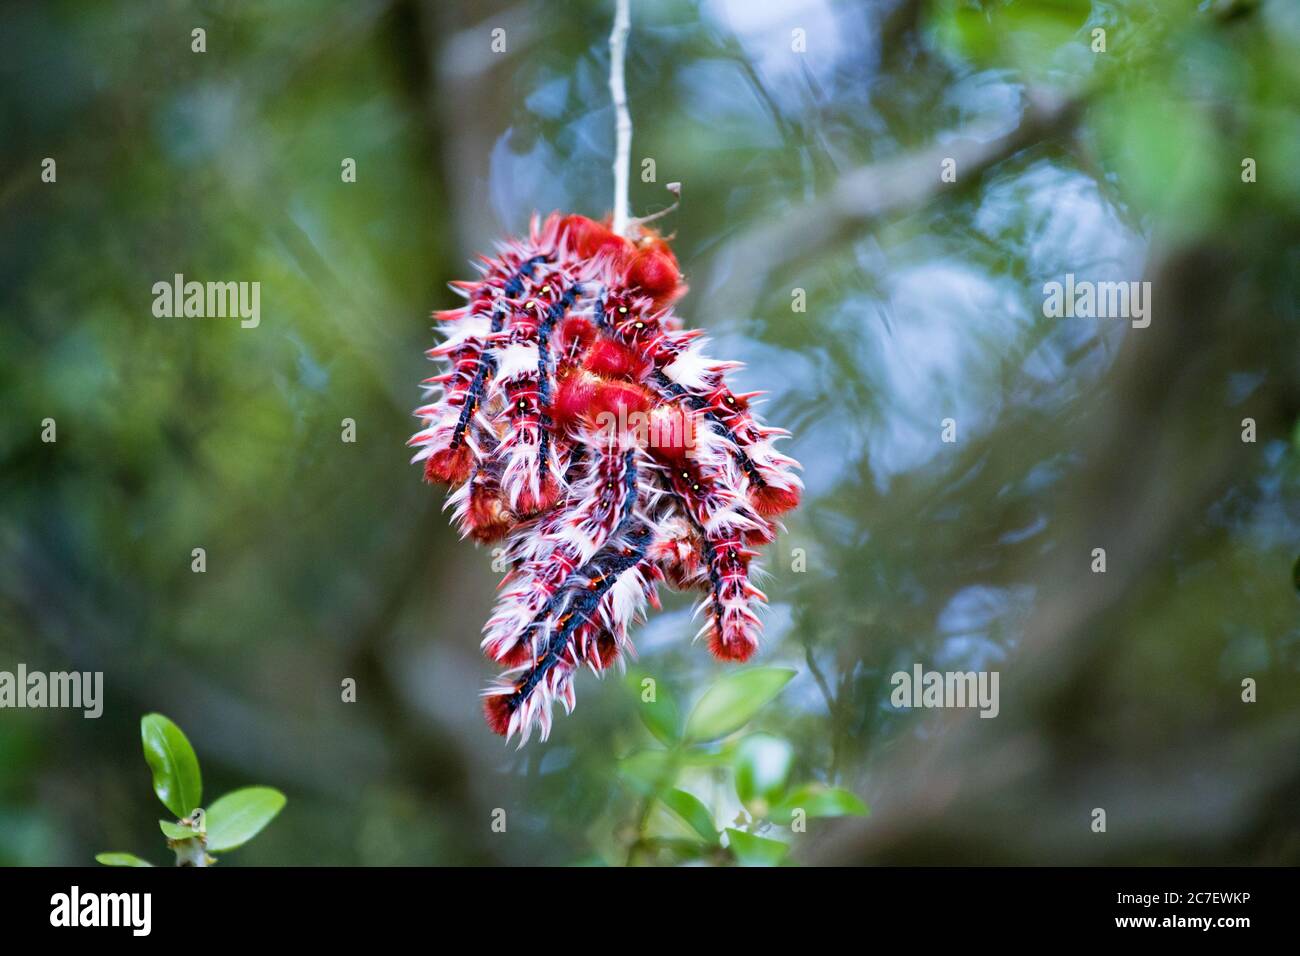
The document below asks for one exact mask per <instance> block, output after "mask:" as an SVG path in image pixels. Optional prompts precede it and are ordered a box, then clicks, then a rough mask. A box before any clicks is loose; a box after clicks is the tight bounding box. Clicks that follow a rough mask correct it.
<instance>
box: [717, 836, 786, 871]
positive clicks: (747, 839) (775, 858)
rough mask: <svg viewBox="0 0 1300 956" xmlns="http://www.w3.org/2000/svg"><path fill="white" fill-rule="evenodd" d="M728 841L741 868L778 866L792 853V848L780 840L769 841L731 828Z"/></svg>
mask: <svg viewBox="0 0 1300 956" xmlns="http://www.w3.org/2000/svg"><path fill="white" fill-rule="evenodd" d="M727 841H728V845H729V846H730V847H731V852H732V853H734V854H735V855H736V860H737V861H738V862H739V863H740V865H741V866H777V865H778V864H780V862H781V861H782V860H784V859H785V857H786V854H788V853H789V852H790V848H789V847H788V846H786V845H785V844H784V843H782V842H781V841H780V840H769V839H767V837H761V836H754V834H752V833H746V832H744V831H743V830H733V829H732V828H731V827H727Z"/></svg>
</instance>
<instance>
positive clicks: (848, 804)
mask: <svg viewBox="0 0 1300 956" xmlns="http://www.w3.org/2000/svg"><path fill="white" fill-rule="evenodd" d="M795 810H803V812H804V813H805V814H806V815H807V816H809V817H865V816H866V815H867V814H868V813H870V812H871V811H870V809H869V808H868V807H867V805H866V804H865V803H863V802H862V800H861V799H860V798H859V797H858V796H857V795H856V794H853V793H850V792H849V791H847V790H834V789H831V788H828V787H822V786H819V785H814V784H809V785H806V786H803V787H800V788H799V789H798V790H796V791H795V792H794V793H792V794H790V795H789V796H788V797H786V798H785V799H784V800H782V801H781V803H780V804H779V805H778V806H776V807H774V808H773V810H772V812H771V813H770V814H768V819H770V820H772V821H773V822H774V823H781V824H788V823H789V822H790V821H791V820H792V819H794V811H795Z"/></svg>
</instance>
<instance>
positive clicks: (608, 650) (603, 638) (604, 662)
mask: <svg viewBox="0 0 1300 956" xmlns="http://www.w3.org/2000/svg"><path fill="white" fill-rule="evenodd" d="M596 657H597V667H598V669H600V670H602V671H603V670H604V669H605V668H607V667H609V665H610V664H613V663H614V661H616V660H618V641H616V640H614V635H613V634H611V633H609V631H601V632H600V635H599V636H598V637H597V638H596Z"/></svg>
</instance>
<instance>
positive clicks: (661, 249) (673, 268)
mask: <svg viewBox="0 0 1300 956" xmlns="http://www.w3.org/2000/svg"><path fill="white" fill-rule="evenodd" d="M627 281H628V283H629V284H631V285H634V286H640V287H641V290H642V291H643V292H644V293H645V294H646V295H648V296H650V297H651V298H653V299H654V300H655V305H657V306H660V307H662V306H664V305H667V304H668V303H670V302H672V301H673V300H674V299H677V298H678V297H680V296H681V295H682V293H684V292H685V291H686V287H685V286H683V285H682V273H681V270H680V269H679V268H678V267H677V257H676V256H674V255H673V253H672V250H671V249H669V248H668V245H667V243H665V242H664V241H663V240H662V239H654V240H651V241H649V242H647V243H645V244H644V245H642V246H641V247H640V248H639V249H637V251H636V253H635V254H634V255H633V256H632V261H631V262H630V263H629V264H628V269H627Z"/></svg>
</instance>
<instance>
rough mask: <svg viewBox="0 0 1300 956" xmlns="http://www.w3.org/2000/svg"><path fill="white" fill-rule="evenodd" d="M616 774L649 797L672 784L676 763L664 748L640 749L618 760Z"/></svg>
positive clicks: (675, 774) (675, 773) (674, 777)
mask: <svg viewBox="0 0 1300 956" xmlns="http://www.w3.org/2000/svg"><path fill="white" fill-rule="evenodd" d="M618 774H619V776H620V777H622V778H623V779H624V780H626V781H627V783H628V785H629V786H631V787H632V789H633V790H635V791H636V792H637V793H639V794H641V795H642V796H647V797H649V796H654V795H655V794H656V793H658V792H659V791H660V790H663V789H664V788H665V787H671V786H672V784H673V781H674V780H675V779H676V778H677V763H676V760H675V759H674V757H673V755H672V754H670V753H669V752H668V751H666V750H640V751H638V752H636V753H634V754H630V755H629V756H627V757H624V758H623V759H622V760H620V761H619V762H618Z"/></svg>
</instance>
